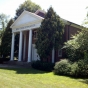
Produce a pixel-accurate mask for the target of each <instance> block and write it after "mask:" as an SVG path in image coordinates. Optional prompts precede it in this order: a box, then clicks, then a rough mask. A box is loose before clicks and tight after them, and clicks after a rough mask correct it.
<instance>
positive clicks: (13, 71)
mask: <svg viewBox="0 0 88 88" xmlns="http://www.w3.org/2000/svg"><path fill="white" fill-rule="evenodd" d="M0 88H88V79H74V78H70V77H65V76H57V75H54V74H53V73H52V72H49V73H48V72H43V71H39V70H34V69H27V68H0Z"/></svg>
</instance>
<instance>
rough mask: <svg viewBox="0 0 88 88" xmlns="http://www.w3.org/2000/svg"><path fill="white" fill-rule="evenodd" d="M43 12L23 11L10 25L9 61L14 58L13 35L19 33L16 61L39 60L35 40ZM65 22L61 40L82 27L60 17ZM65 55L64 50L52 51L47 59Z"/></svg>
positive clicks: (68, 37) (66, 38)
mask: <svg viewBox="0 0 88 88" xmlns="http://www.w3.org/2000/svg"><path fill="white" fill-rule="evenodd" d="M44 15H45V12H43V11H41V10H37V11H36V12H35V13H31V12H28V11H24V12H23V13H22V14H21V15H20V16H19V17H18V18H17V20H16V21H15V22H14V23H13V24H12V25H11V28H12V46H11V59H10V60H11V61H13V60H14V41H15V35H16V34H18V33H19V54H18V61H25V62H31V61H33V60H39V59H40V58H39V55H38V54H37V49H36V48H35V41H36V40H37V30H38V28H39V27H40V25H41V22H42V20H43V19H44ZM62 21H63V22H64V23H65V28H64V31H65V32H64V35H63V41H64V42H66V41H67V40H69V39H71V36H72V35H74V34H76V33H77V31H79V30H80V29H81V28H82V27H81V26H80V25H77V24H74V23H72V22H69V21H67V20H64V19H62ZM64 56H65V52H64V50H58V51H54V50H52V54H51V56H50V57H49V61H50V62H52V63H54V62H56V61H58V60H60V59H61V58H63V57H64Z"/></svg>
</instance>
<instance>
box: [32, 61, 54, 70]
mask: <svg viewBox="0 0 88 88" xmlns="http://www.w3.org/2000/svg"><path fill="white" fill-rule="evenodd" d="M31 66H32V67H33V68H35V69H38V70H42V71H52V70H53V67H54V63H49V62H41V61H33V62H32V64H31Z"/></svg>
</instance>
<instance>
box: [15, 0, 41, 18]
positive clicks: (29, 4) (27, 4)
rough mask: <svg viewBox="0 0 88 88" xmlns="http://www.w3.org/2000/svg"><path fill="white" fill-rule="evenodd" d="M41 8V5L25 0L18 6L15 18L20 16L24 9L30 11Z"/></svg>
mask: <svg viewBox="0 0 88 88" xmlns="http://www.w3.org/2000/svg"><path fill="white" fill-rule="evenodd" d="M38 9H41V7H40V6H39V5H37V4H35V3H33V2H32V1H31V0H26V1H25V2H24V3H23V4H21V5H20V6H19V8H18V9H17V10H16V17H15V19H16V18H17V17H18V16H20V14H21V13H22V12H23V11H24V10H27V11H30V12H35V11H36V10H38Z"/></svg>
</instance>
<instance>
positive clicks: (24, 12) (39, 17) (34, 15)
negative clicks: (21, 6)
mask: <svg viewBox="0 0 88 88" xmlns="http://www.w3.org/2000/svg"><path fill="white" fill-rule="evenodd" d="M25 14H28V15H30V16H32V17H34V18H36V19H38V20H42V19H44V18H43V17H41V16H38V15H36V14H35V13H31V12H28V11H23V12H22V14H21V15H20V16H19V17H18V18H17V19H16V21H15V22H14V23H13V24H12V25H11V26H10V28H13V27H14V26H15V24H16V23H17V22H18V21H19V20H20V19H21V18H22V16H24V15H25Z"/></svg>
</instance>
